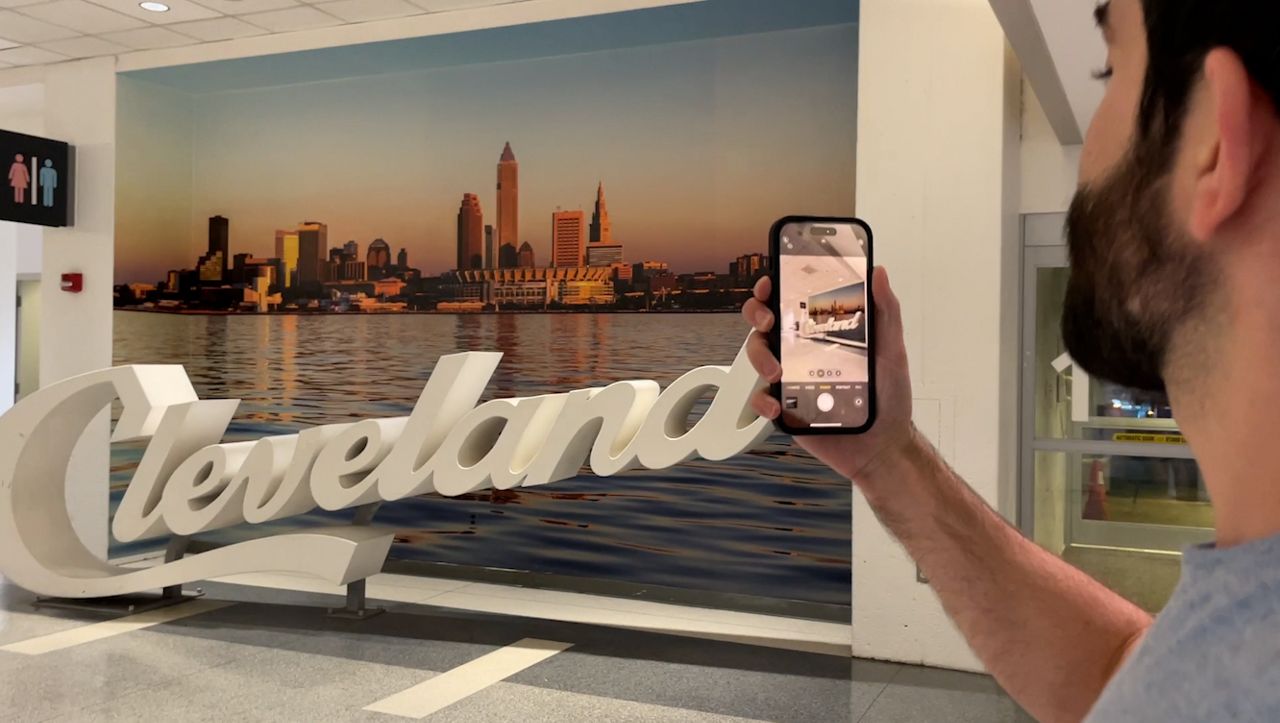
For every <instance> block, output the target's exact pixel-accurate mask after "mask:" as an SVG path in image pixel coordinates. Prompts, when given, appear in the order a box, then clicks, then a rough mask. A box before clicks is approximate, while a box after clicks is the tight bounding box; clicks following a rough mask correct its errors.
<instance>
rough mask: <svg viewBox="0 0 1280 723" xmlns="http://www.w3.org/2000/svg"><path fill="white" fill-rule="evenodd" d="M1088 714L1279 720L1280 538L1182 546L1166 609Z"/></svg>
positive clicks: (1106, 718) (1106, 720)
mask: <svg viewBox="0 0 1280 723" xmlns="http://www.w3.org/2000/svg"><path fill="white" fill-rule="evenodd" d="M1087 720H1088V721H1089V723H1119V722H1121V721H1123V722H1124V723H1134V722H1135V721H1138V722H1140V721H1160V722H1161V723H1170V722H1172V721H1280V537H1273V538H1270V539H1267V540H1262V541H1259V542H1253V543H1250V544H1247V545H1242V546H1239V547H1232V548H1229V549H1221V550H1220V549H1217V548H1215V547H1213V546H1212V545H1209V546H1204V547H1195V548H1191V549H1189V550H1187V551H1186V552H1185V553H1184V555H1183V559H1182V580H1181V581H1180V582H1179V583H1178V588H1177V589H1176V590H1175V591H1174V593H1173V597H1172V598H1171V599H1170V600H1169V604H1168V606H1166V607H1165V609H1164V611H1163V612H1161V613H1160V614H1159V616H1157V617H1156V622H1155V625H1153V626H1152V628H1151V630H1150V631H1148V633H1147V636H1146V638H1145V639H1144V640H1143V641H1142V643H1141V644H1140V645H1139V646H1138V648H1137V650H1135V651H1134V653H1133V655H1132V656H1131V657H1130V659H1129V660H1128V661H1127V662H1126V663H1125V665H1124V666H1123V667H1121V669H1120V671H1119V672H1118V673H1117V674H1116V677H1115V679H1114V680H1112V681H1111V684H1110V685H1108V686H1107V689H1106V690H1105V691H1103V693H1102V697H1101V698H1100V699H1099V700H1098V703H1097V705H1096V706H1095V707H1094V709H1093V712H1091V713H1090V714H1089V717H1088V719H1087Z"/></svg>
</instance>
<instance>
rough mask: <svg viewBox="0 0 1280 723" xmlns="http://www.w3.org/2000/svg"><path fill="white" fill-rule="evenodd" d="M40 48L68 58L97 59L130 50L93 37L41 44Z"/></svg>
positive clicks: (86, 36) (87, 36)
mask: <svg viewBox="0 0 1280 723" xmlns="http://www.w3.org/2000/svg"><path fill="white" fill-rule="evenodd" d="M40 47H41V48H44V49H45V50H51V51H53V52H55V53H59V54H61V55H65V56H67V57H68V58H96V57H98V56H100V55H116V54H117V53H124V52H127V51H128V50H129V48H126V47H125V46H123V45H121V44H119V43H113V42H111V41H110V40H103V39H102V38H95V37H93V36H92V35H85V36H82V37H79V38H68V39H66V40H54V41H52V42H48V43H41V44H40Z"/></svg>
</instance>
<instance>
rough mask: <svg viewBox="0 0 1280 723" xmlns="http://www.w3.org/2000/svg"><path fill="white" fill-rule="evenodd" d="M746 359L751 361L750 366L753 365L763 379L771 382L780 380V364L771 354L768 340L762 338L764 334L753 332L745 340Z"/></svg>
mask: <svg viewBox="0 0 1280 723" xmlns="http://www.w3.org/2000/svg"><path fill="white" fill-rule="evenodd" d="M747 359H749V360H750V361H751V366H753V367H755V370H756V373H757V374H759V375H760V376H761V378H763V379H764V380H765V381H767V382H769V383H770V384H773V383H775V382H779V381H781V380H782V365H781V364H779V363H778V359H777V357H775V356H774V355H773V350H772V349H770V348H769V342H768V341H767V340H766V339H765V338H764V334H761V333H760V332H755V333H754V334H752V335H751V338H750V339H748V340H747Z"/></svg>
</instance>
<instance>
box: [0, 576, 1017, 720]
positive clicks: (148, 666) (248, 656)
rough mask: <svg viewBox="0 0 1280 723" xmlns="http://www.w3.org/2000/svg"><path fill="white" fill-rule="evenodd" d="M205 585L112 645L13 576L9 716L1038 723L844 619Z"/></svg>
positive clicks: (530, 595) (431, 584) (8, 595)
mask: <svg viewBox="0 0 1280 723" xmlns="http://www.w3.org/2000/svg"><path fill="white" fill-rule="evenodd" d="M203 587H204V589H205V591H206V593H207V596H206V600H208V601H215V602H220V603H228V604H226V605H225V606H217V605H208V608H209V609H207V610H205V611H203V612H199V613H198V614H191V615H187V616H185V617H181V618H179V619H176V620H171V621H169V622H162V623H159V624H155V625H152V626H149V627H143V628H140V629H133V627H134V626H129V628H128V629H121V626H119V625H117V626H114V627H111V626H108V628H107V629H105V631H106V632H117V633H118V634H116V635H113V636H110V637H102V636H101V635H100V634H101V633H103V632H104V628H102V627H99V628H91V627H90V626H93V625H94V624H98V623H102V622H104V621H106V620H109V619H111V616H107V615H97V614H83V613H69V612H62V611H56V610H49V609H47V608H45V609H41V610H33V609H32V607H31V603H32V602H33V600H34V596H32V595H31V594H29V593H27V592H25V591H23V590H20V589H18V588H16V587H14V586H12V585H8V584H7V583H5V582H4V581H3V580H0V718H2V719H3V720H6V721H10V720H12V721H114V720H120V721H142V720H175V721H205V720H210V721H212V720H219V721H227V720H235V721H390V722H394V721H397V720H407V719H411V718H406V717H403V716H405V715H409V716H416V715H422V716H424V718H425V719H426V720H431V721H457V722H462V721H513V722H514V721H520V722H521V723H527V722H531V721H578V720H587V721H688V722H690V723H693V722H697V723H703V722H706V723H712V722H727V721H798V722H799V721H803V722H805V723H809V722H825V721H840V722H843V721H867V722H873V721H984V722H985V721H1025V720H1030V719H1029V718H1026V717H1025V715H1024V714H1021V713H1020V712H1019V711H1018V709H1017V707H1016V706H1015V705H1014V704H1013V703H1012V702H1011V701H1010V700H1009V699H1008V698H1007V697H1006V696H1004V695H1003V693H1001V691H1000V690H999V689H998V688H997V687H996V685H995V684H994V683H993V682H992V681H991V680H990V679H989V678H986V677H983V676H977V675H966V674H960V673H953V672H946V671H936V670H927V669H920V668H910V667H906V666H899V665H891V664H884V663H874V662H864V661H850V660H849V659H848V657H847V656H848V649H849V648H848V644H849V628H848V626H844V625H838V624H832V623H822V622H812V621H805V620H792V619H786V618H777V617H769V616H762V615H751V614H745V613H729V612H720V611H712V610H703V609H696V608H687V607H679V606H674V605H665V604H660V603H652V602H641V601H634V600H621V599H611V598H601V597H593V596H586V595H575V594H571V593H560V592H551V591H544V590H529V589H522V588H508V587H502V586H497V585H482V584H477V583H466V582H459V581H452V580H432V579H425V578H416V577H407V576H395V575H380V576H378V577H376V578H374V579H373V580H371V581H370V583H369V595H370V597H371V598H374V599H375V600H374V601H373V602H372V604H376V605H379V606H382V607H385V608H386V609H387V612H386V613H385V614H383V615H380V616H377V617H373V618H370V619H367V620H359V621H352V620H341V619H335V618H331V617H327V616H326V614H325V610H326V608H328V607H336V606H340V605H341V604H342V602H343V599H342V597H341V596H340V595H339V594H338V593H340V592H341V589H339V588H335V587H332V586H327V585H324V584H320V583H316V582H314V581H310V580H306V579H303V578H296V577H289V576H279V575H276V576H268V575H242V576H236V577H233V578H228V579H226V580H222V581H217V582H210V583H205V584H203ZM179 609H180V608H179ZM82 629H84V630H82ZM86 630H87V632H86ZM69 631H76V632H75V633H74V634H71V633H70V632H69ZM54 635H57V636H58V637H56V638H49V636H54ZM81 639H83V640H85V642H77V641H78V640H81ZM50 641H53V642H50ZM530 641H533V642H530ZM537 641H549V642H537ZM20 642H21V643H23V646H15V645H14V644H16V643H20ZM55 643H56V644H55ZM530 646H532V648H530ZM539 646H543V647H539ZM546 646H550V647H546ZM6 648H7V649H6ZM18 650H25V651H27V652H16V651H18ZM561 650H562V651H563V652H558V651H561ZM31 651H45V652H36V653H35V654H29V653H30V652H31ZM435 678H440V680H439V681H438V682H437V683H436V684H434V685H433V684H432V683H431V681H432V680H433V679H435ZM455 698H456V700H454V699H455ZM390 701H395V703H396V704H395V705H392V706H391V708H394V709H396V710H398V711H400V715H390V714H388V713H383V712H376V711H375V710H368V708H373V709H379V710H384V709H387V705H380V704H386V703H388V702H390Z"/></svg>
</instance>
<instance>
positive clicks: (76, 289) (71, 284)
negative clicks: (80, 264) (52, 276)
mask: <svg viewBox="0 0 1280 723" xmlns="http://www.w3.org/2000/svg"><path fill="white" fill-rule="evenodd" d="M62 290H63V291H70V292H71V293H73V294H78V293H80V292H81V291H84V274H63V275H62Z"/></svg>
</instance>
